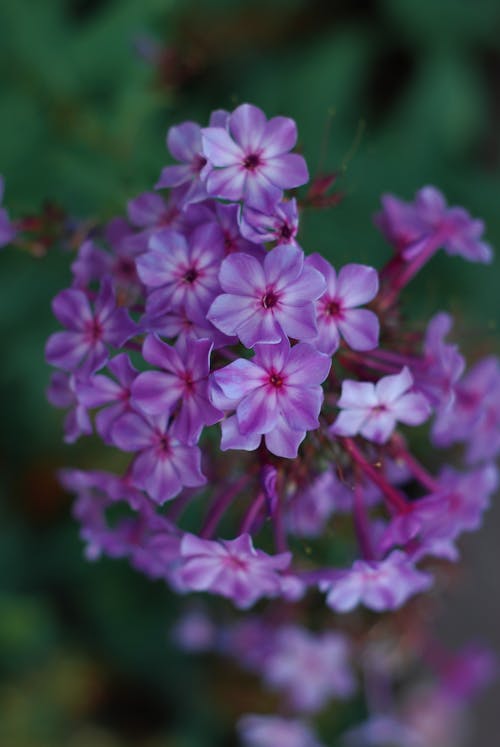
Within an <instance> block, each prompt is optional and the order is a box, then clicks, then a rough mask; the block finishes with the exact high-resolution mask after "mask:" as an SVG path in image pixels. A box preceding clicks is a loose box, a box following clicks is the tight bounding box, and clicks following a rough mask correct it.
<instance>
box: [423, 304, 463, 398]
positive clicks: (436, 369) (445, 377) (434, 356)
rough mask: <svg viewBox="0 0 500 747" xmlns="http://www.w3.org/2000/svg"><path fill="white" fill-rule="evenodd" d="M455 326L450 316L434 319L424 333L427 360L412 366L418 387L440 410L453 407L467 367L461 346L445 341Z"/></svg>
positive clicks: (442, 315)
mask: <svg viewBox="0 0 500 747" xmlns="http://www.w3.org/2000/svg"><path fill="white" fill-rule="evenodd" d="M452 325H453V319H452V317H451V316H450V315H449V314H445V313H444V312H441V313H439V314H436V315H435V316H433V317H432V319H431V320H430V322H429V324H428V325H427V330H426V334H425V341H424V360H423V361H416V362H415V364H414V365H413V366H411V371H412V374H413V378H414V380H415V386H416V388H417V389H419V390H420V391H421V392H423V394H425V396H426V397H427V399H428V400H429V402H430V404H431V405H433V407H435V408H436V409H437V410H440V411H443V410H446V409H448V408H449V407H450V406H451V405H452V404H453V401H454V399H455V389H456V384H457V381H458V380H459V379H460V377H461V376H462V373H463V370H464V368H465V361H464V358H463V356H462V355H461V354H460V352H459V350H458V346H457V345H454V344H450V343H448V342H445V337H446V336H447V335H448V334H449V332H450V330H451V328H452Z"/></svg>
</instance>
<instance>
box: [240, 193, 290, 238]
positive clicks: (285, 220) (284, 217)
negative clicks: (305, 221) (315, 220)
mask: <svg viewBox="0 0 500 747" xmlns="http://www.w3.org/2000/svg"><path fill="white" fill-rule="evenodd" d="M298 230H299V214H298V210H297V200H296V199H295V198H293V199H292V200H283V201H282V202H278V204H277V205H275V206H274V208H273V209H272V211H271V212H270V213H267V212H265V213H262V212H261V211H260V210H255V209H254V208H251V207H249V206H248V205H244V206H243V209H242V211H241V218H240V231H241V234H242V236H244V237H245V238H246V239H248V240H249V241H253V242H254V243H256V244H262V243H266V242H268V241H273V242H276V244H289V245H291V246H297V242H296V241H295V237H296V236H297V232H298Z"/></svg>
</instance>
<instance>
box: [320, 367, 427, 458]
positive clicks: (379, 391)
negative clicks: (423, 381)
mask: <svg viewBox="0 0 500 747" xmlns="http://www.w3.org/2000/svg"><path fill="white" fill-rule="evenodd" d="M412 386H413V378H412V375H411V373H410V372H409V370H408V368H406V366H405V367H404V368H403V369H402V371H401V373H399V374H395V375H393V376H384V377H383V378H382V379H379V381H378V382H377V383H376V384H372V383H370V382H365V381H351V380H347V381H344V382H343V383H342V396H341V397H340V399H339V401H338V402H337V405H338V406H339V407H341V408H343V410H342V412H341V413H340V414H339V415H338V417H337V419H336V421H335V422H334V423H333V425H332V426H331V429H330V432H331V433H332V434H334V435H336V436H354V435H356V434H357V433H360V434H361V435H362V436H364V437H365V438H367V439H368V440H369V441H374V442H375V443H377V444H383V443H385V442H386V441H387V440H388V439H389V437H390V436H391V434H392V432H393V430H394V428H395V427H396V422H397V421H398V420H399V421H401V422H402V423H405V424H406V425H420V424H421V423H423V422H424V420H427V418H428V417H429V415H430V406H429V403H428V402H427V399H426V398H425V397H424V395H423V394H420V393H419V392H410V391H409V390H410V389H411V387H412Z"/></svg>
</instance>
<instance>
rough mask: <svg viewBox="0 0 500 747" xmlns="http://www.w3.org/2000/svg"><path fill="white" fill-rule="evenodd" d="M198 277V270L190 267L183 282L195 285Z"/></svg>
mask: <svg viewBox="0 0 500 747" xmlns="http://www.w3.org/2000/svg"><path fill="white" fill-rule="evenodd" d="M197 277H198V270H197V269H196V268H194V267H190V268H189V270H187V272H185V273H184V277H183V280H184V282H185V283H194V281H195V280H196V278H197Z"/></svg>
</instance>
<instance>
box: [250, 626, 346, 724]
mask: <svg viewBox="0 0 500 747" xmlns="http://www.w3.org/2000/svg"><path fill="white" fill-rule="evenodd" d="M349 654H350V650H349V645H348V643H347V640H346V638H345V637H344V636H342V635H341V634H340V633H332V632H326V633H323V634H322V635H313V634H312V633H309V632H308V631H307V630H304V629H303V628H299V627H297V626H287V627H284V628H281V629H280V630H279V631H278V633H277V634H276V636H275V639H274V645H273V647H272V650H271V652H270V653H269V655H268V657H267V658H266V660H265V665H264V672H263V674H264V681H265V682H266V683H267V684H268V685H270V686H271V687H272V688H274V689H276V690H279V691H282V692H284V694H285V695H286V698H287V700H288V702H289V703H290V705H291V706H292V708H294V709H297V710H299V711H309V712H314V711H319V710H320V709H321V708H323V706H325V705H326V704H327V703H328V701H329V700H331V699H333V698H341V699H344V698H348V697H350V696H351V695H353V693H354V691H355V689H356V684H355V680H354V675H353V672H352V669H351V667H350V665H349Z"/></svg>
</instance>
